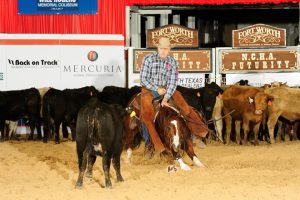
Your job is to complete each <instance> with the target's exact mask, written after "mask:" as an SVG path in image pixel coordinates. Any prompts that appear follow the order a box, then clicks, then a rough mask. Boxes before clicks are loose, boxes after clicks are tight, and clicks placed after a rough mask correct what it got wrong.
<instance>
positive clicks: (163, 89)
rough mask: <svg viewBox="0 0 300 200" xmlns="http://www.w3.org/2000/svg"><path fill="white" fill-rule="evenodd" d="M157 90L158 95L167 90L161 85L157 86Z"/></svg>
mask: <svg viewBox="0 0 300 200" xmlns="http://www.w3.org/2000/svg"><path fill="white" fill-rule="evenodd" d="M157 92H158V94H159V95H164V94H165V93H166V92H167V91H166V89H165V88H163V87H158V88H157Z"/></svg>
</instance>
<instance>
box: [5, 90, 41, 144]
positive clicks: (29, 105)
mask: <svg viewBox="0 0 300 200" xmlns="http://www.w3.org/2000/svg"><path fill="white" fill-rule="evenodd" d="M40 105H41V97H40V93H39V91H38V90H37V89H35V88H30V89H25V90H13V91H1V92H0V130H1V139H2V140H4V125H5V120H11V121H17V120H18V119H21V118H27V119H28V120H29V124H30V136H29V139H33V133H34V129H35V127H37V131H38V138H41V128H40V123H39V117H40Z"/></svg>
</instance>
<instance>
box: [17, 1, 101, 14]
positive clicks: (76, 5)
mask: <svg viewBox="0 0 300 200" xmlns="http://www.w3.org/2000/svg"><path fill="white" fill-rule="evenodd" d="M97 11H98V0H88V1H87V0H26V1H25V0H19V1H18V13H19V14H96V13H97Z"/></svg>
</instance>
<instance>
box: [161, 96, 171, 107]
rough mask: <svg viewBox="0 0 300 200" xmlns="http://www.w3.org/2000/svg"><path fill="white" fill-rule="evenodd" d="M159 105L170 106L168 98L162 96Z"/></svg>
mask: <svg viewBox="0 0 300 200" xmlns="http://www.w3.org/2000/svg"><path fill="white" fill-rule="evenodd" d="M161 106H162V107H164V106H170V105H169V103H168V99H166V98H163V100H162V101H161Z"/></svg>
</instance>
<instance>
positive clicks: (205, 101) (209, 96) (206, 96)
mask: <svg viewBox="0 0 300 200" xmlns="http://www.w3.org/2000/svg"><path fill="white" fill-rule="evenodd" d="M222 93H223V90H222V89H221V88H220V87H219V86H218V85H217V84H216V83H214V82H213V83H210V84H206V85H205V87H204V88H203V90H202V93H201V96H202V98H201V100H202V106H203V110H204V112H205V115H206V119H208V120H209V119H210V118H211V116H212V112H213V109H214V106H215V103H216V97H217V96H218V95H219V94H222Z"/></svg>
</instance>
